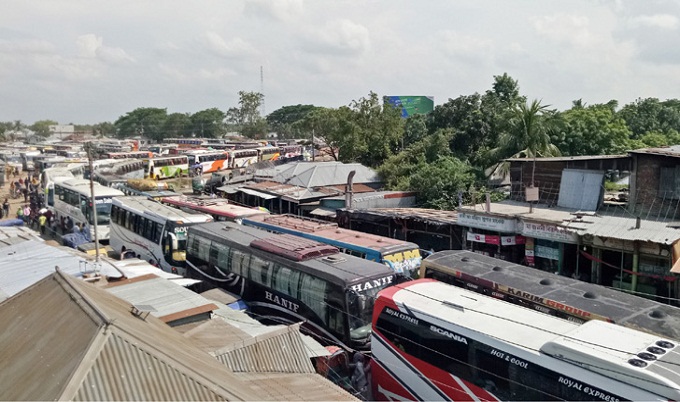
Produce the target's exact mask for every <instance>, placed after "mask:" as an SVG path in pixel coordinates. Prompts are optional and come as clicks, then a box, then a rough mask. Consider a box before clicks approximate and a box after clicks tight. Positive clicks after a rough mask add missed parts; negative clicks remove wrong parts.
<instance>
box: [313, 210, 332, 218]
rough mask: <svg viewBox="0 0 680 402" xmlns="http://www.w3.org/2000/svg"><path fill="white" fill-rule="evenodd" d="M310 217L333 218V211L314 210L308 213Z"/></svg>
mask: <svg viewBox="0 0 680 402" xmlns="http://www.w3.org/2000/svg"><path fill="white" fill-rule="evenodd" d="M310 214H311V215H316V216H325V217H327V218H335V210H334V209H330V208H316V209H314V210H312V211H311V212H310Z"/></svg>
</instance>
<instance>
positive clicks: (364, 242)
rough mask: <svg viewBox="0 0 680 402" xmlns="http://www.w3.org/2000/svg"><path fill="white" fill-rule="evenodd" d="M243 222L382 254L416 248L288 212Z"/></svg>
mask: <svg viewBox="0 0 680 402" xmlns="http://www.w3.org/2000/svg"><path fill="white" fill-rule="evenodd" d="M244 223H246V224H255V226H261V227H266V226H269V227H270V228H271V229H272V230H274V231H276V228H281V229H287V230H286V231H285V232H286V233H291V234H295V233H296V232H299V233H308V234H311V235H313V236H315V237H319V238H321V237H323V238H325V239H328V240H332V241H336V242H340V243H347V244H352V245H356V246H359V247H366V248H370V249H373V250H378V251H380V252H382V253H383V254H389V253H392V252H396V251H401V250H405V249H414V248H418V246H417V245H416V244H415V243H411V242H407V241H405V240H397V239H392V238H390V237H385V236H379V235H375V234H371V233H364V232H359V231H356V230H350V229H342V228H340V227H338V224H337V223H332V222H327V221H322V220H319V219H314V218H306V217H300V216H296V215H290V214H284V215H260V216H253V217H249V218H247V219H246V220H244Z"/></svg>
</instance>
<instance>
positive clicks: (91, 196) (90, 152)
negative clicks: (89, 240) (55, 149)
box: [87, 142, 99, 264]
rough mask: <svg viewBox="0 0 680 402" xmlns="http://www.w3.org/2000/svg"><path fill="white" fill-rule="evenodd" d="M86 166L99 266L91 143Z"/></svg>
mask: <svg viewBox="0 0 680 402" xmlns="http://www.w3.org/2000/svg"><path fill="white" fill-rule="evenodd" d="M87 164H88V166H89V169H90V200H91V202H90V203H91V204H92V223H93V230H94V249H95V263H96V264H99V235H98V234H97V200H96V199H95V198H94V178H93V177H94V169H93V167H92V142H88V147H87Z"/></svg>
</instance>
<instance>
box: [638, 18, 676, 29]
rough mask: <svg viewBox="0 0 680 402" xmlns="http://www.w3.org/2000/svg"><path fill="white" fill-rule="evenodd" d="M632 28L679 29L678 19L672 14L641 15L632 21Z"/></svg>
mask: <svg viewBox="0 0 680 402" xmlns="http://www.w3.org/2000/svg"><path fill="white" fill-rule="evenodd" d="M629 23H630V26H631V27H653V28H662V29H669V30H676V29H678V25H679V24H678V23H679V21H678V17H676V16H674V15H670V14H655V15H641V16H639V17H633V18H631V19H630V22H629Z"/></svg>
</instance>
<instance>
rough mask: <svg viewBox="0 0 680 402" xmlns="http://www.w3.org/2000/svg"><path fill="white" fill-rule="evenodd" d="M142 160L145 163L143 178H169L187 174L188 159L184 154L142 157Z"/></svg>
mask: <svg viewBox="0 0 680 402" xmlns="http://www.w3.org/2000/svg"><path fill="white" fill-rule="evenodd" d="M143 161H144V165H145V172H144V178H145V179H146V178H149V179H155V180H159V179H169V178H173V177H181V176H187V175H188V174H189V159H187V157H186V155H175V156H162V157H158V158H144V159H143Z"/></svg>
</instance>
